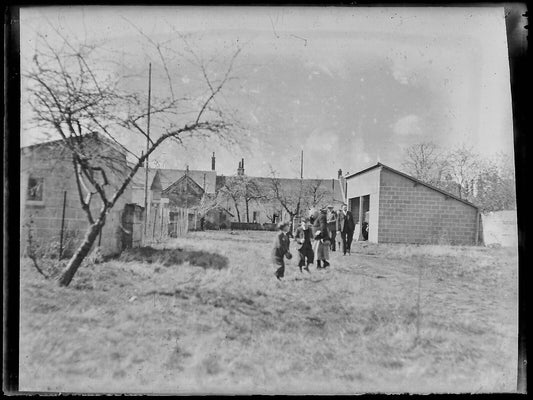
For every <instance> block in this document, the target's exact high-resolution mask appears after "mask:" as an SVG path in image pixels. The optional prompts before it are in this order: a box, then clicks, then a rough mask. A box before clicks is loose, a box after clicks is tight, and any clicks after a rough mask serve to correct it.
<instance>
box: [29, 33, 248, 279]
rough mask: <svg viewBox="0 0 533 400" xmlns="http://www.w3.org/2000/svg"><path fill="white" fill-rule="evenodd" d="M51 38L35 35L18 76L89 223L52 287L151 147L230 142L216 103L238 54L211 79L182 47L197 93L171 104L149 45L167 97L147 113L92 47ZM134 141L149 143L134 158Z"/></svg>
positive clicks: (80, 255) (70, 269)
mask: <svg viewBox="0 0 533 400" xmlns="http://www.w3.org/2000/svg"><path fill="white" fill-rule="evenodd" d="M56 33H57V35H58V37H59V38H60V43H59V44H52V43H51V42H50V41H49V40H48V38H47V37H45V36H40V38H39V39H40V43H39V45H40V46H39V47H36V51H35V54H34V56H33V62H32V64H31V66H30V68H29V69H28V70H27V71H26V72H25V73H24V78H25V79H26V83H27V91H28V93H29V96H30V103H31V107H32V110H33V113H34V116H35V120H36V121H37V122H38V123H39V124H40V125H41V126H43V125H44V126H46V127H48V128H51V129H52V130H53V131H54V132H55V133H56V134H57V135H58V136H59V137H60V138H61V145H62V146H64V147H65V148H66V149H67V150H68V153H69V154H70V156H71V163H72V170H73V174H74V176H75V179H76V185H77V188H78V195H79V196H78V197H79V201H80V204H81V208H82V209H83V210H84V212H85V215H86V218H87V221H88V223H89V226H88V229H87V231H86V233H85V236H84V238H83V240H82V242H81V244H80V245H79V247H78V248H77V250H76V251H75V252H74V254H73V256H72V258H71V259H70V260H69V262H68V263H67V265H66V267H65V269H64V270H63V272H62V273H61V275H60V276H59V280H58V281H59V284H60V285H61V286H67V285H69V283H70V282H71V280H72V278H73V277H74V275H75V273H76V271H77V270H78V268H79V266H80V265H81V263H82V261H83V260H84V259H85V257H86V256H87V255H88V253H89V251H90V249H91V247H92V246H93V244H94V242H95V239H96V238H97V237H98V234H99V233H100V231H101V229H102V227H103V226H104V224H105V221H106V216H107V214H108V213H109V211H110V210H111V209H112V208H113V207H114V206H115V204H116V203H117V200H118V199H119V198H120V197H121V196H122V194H123V193H124V191H125V190H126V188H127V187H128V186H129V185H130V182H131V180H132V178H133V177H134V176H135V174H136V173H137V171H138V170H139V168H141V166H142V165H143V164H144V163H145V161H146V160H147V158H148V157H149V156H150V155H151V154H152V153H153V152H154V151H155V150H156V149H158V148H159V147H160V146H161V145H162V144H163V143H166V142H168V141H170V140H172V141H174V142H177V143H183V140H184V139H185V138H191V137H193V138H206V137H212V136H217V137H223V138H225V139H229V138H230V135H229V133H230V128H232V127H234V126H235V123H234V121H233V122H232V121H231V119H229V118H227V116H226V115H227V114H226V113H224V111H223V108H222V107H221V106H220V105H219V104H218V103H217V102H216V98H217V97H218V96H219V94H220V92H221V91H222V89H223V87H224V86H225V85H226V84H227V82H228V81H230V80H232V79H235V78H234V77H233V76H232V67H233V65H234V62H235V59H236V57H237V56H238V54H239V51H240V50H239V49H237V50H236V51H235V52H234V53H233V54H232V55H231V57H230V59H229V61H228V62H227V65H226V67H225V69H224V70H223V71H222V74H220V71H218V78H212V77H211V76H210V74H209V73H208V70H207V67H206V65H205V64H203V63H202V62H201V60H200V58H199V57H198V56H197V55H196V54H195V52H194V51H193V50H191V48H190V46H188V47H187V51H188V52H189V54H190V55H192V57H191V58H192V59H193V60H196V61H197V67H198V68H199V69H200V71H201V75H200V76H201V77H202V80H203V90H202V91H201V92H199V93H196V95H195V96H194V97H192V98H187V97H184V98H179V99H178V98H176V97H175V96H174V93H175V91H174V90H173V89H172V80H171V75H170V72H169V69H168V68H167V65H166V64H165V62H164V61H165V58H164V56H163V53H162V51H163V50H165V49H167V48H168V47H163V46H160V45H159V44H158V43H156V42H154V41H152V42H151V43H152V44H154V45H155V47H156V49H157V51H158V54H159V55H160V56H161V59H162V60H163V67H164V68H165V71H166V72H167V77H168V85H169V92H170V94H169V95H166V96H160V97H158V96H154V99H153V102H152V104H151V108H150V110H149V112H148V111H147V109H146V104H147V96H144V95H142V94H139V91H135V90H134V91H128V90H127V85H125V84H124V81H123V77H121V76H119V75H118V73H117V72H116V71H115V70H112V69H111V70H106V69H105V68H104V66H105V65H106V64H105V62H104V61H103V60H102V58H101V57H102V52H99V51H98V50H99V48H98V46H95V45H90V44H87V43H81V44H80V43H78V44H74V43H72V42H71V41H70V40H69V39H68V38H66V37H65V36H63V35H62V34H61V32H60V31H59V30H56ZM168 50H169V51H172V50H173V49H171V48H168ZM145 76H147V74H146V75H145ZM180 110H183V111H180ZM147 118H151V119H152V133H151V135H150V136H149V135H148V130H147V128H145V127H144V126H145V122H146V120H147ZM94 132H98V134H97V135H95V134H94ZM121 134H123V135H125V136H126V138H127V140H126V141H121V140H120V139H119V138H120V135H121ZM135 135H137V138H139V137H140V138H144V140H148V145H147V148H146V150H145V151H144V152H143V153H142V154H141V155H139V154H138V151H135V150H134V149H133V148H132V147H130V146H128V144H129V143H132V142H134V141H135ZM124 143H128V144H124ZM110 144H113V145H110ZM124 154H128V155H129V156H130V157H132V158H133V160H134V162H133V165H132V167H131V168H130V169H129V170H128V171H127V172H126V173H121V172H120V170H121V168H120V165H123V163H122V161H123V160H124V156H123V155H124ZM120 155H122V157H121V156H120ZM110 171H111V173H114V178H115V179H116V182H117V184H116V185H115V187H110V185H107V183H108V179H107V176H106V173H107V174H109V173H110ZM95 198H96V199H97V200H94V199H95ZM95 203H97V204H98V208H97V209H95V207H94V205H95Z"/></svg>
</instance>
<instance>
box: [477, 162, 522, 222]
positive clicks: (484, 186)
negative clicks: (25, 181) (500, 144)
mask: <svg viewBox="0 0 533 400" xmlns="http://www.w3.org/2000/svg"><path fill="white" fill-rule="evenodd" d="M474 202H475V203H476V204H477V205H478V206H479V207H480V208H481V210H482V211H483V212H488V211H500V210H513V209H516V187H515V177H514V166H513V164H512V162H511V158H510V157H509V156H506V155H504V154H500V155H497V156H496V157H495V158H493V159H490V160H485V161H484V162H483V163H481V165H480V172H479V175H478V176H477V178H476V180H475V186H474Z"/></svg>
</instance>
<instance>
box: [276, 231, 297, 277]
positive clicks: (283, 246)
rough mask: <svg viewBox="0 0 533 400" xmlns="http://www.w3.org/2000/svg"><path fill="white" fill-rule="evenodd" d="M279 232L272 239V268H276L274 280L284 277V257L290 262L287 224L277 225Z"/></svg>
mask: <svg viewBox="0 0 533 400" xmlns="http://www.w3.org/2000/svg"><path fill="white" fill-rule="evenodd" d="M278 229H279V232H278V233H277V234H276V238H275V239H274V248H273V249H272V261H273V262H274V267H275V268H276V272H275V275H276V278H277V279H278V280H281V278H283V277H284V276H285V257H286V258H287V259H288V260H290V259H291V258H292V254H291V253H290V252H289V246H290V241H289V235H288V232H289V229H290V226H289V223H288V222H280V223H279V224H278Z"/></svg>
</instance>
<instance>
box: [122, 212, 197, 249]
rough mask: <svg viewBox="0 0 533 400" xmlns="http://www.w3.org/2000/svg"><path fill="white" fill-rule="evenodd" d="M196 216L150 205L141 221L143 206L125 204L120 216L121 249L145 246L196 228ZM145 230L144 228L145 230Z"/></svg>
mask: <svg viewBox="0 0 533 400" xmlns="http://www.w3.org/2000/svg"><path fill="white" fill-rule="evenodd" d="M197 219H198V217H197V214H196V213H195V212H194V211H191V210H188V209H185V208H175V207H172V208H170V207H169V205H168V203H162V202H160V203H159V202H158V203H156V202H154V203H152V204H151V206H150V208H149V210H148V216H147V219H146V227H145V219H144V209H143V207H141V206H139V205H136V204H128V205H127V206H126V208H125V210H124V214H123V220H122V225H123V231H124V232H123V241H122V242H123V245H122V247H123V248H129V247H140V246H149V245H151V244H156V243H161V242H164V241H166V240H168V239H169V238H176V237H180V236H184V235H186V234H187V232H189V231H190V230H194V229H196V226H197ZM145 228H146V229H145Z"/></svg>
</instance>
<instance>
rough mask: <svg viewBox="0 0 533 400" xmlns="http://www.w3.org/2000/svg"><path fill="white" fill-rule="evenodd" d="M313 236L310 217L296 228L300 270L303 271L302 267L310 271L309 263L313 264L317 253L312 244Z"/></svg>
mask: <svg viewBox="0 0 533 400" xmlns="http://www.w3.org/2000/svg"><path fill="white" fill-rule="evenodd" d="M312 236H313V234H312V232H311V229H310V227H309V219H307V218H306V219H304V220H302V223H301V225H300V226H299V227H298V229H296V234H295V235H294V238H295V239H296V243H298V245H299V248H298V267H300V272H302V267H304V265H305V267H304V269H305V270H306V271H307V272H310V271H309V265H311V264H313V261H314V258H315V253H314V252H313V245H312V244H311V237H312Z"/></svg>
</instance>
